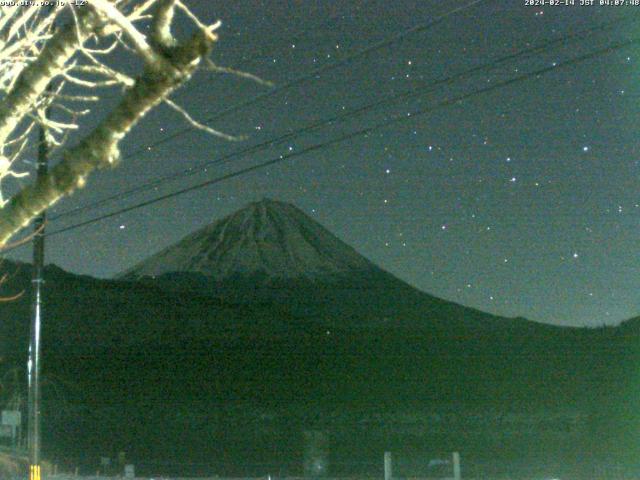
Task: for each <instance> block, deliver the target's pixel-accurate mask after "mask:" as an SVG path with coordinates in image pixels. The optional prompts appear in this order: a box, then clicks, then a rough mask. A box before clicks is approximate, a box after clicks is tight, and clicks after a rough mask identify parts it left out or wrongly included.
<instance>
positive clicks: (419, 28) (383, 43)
mask: <svg viewBox="0 0 640 480" xmlns="http://www.w3.org/2000/svg"><path fill="white" fill-rule="evenodd" d="M485 1H489V0H472V1H471V2H469V3H466V4H464V5H462V6H460V7H456V8H453V9H451V10H449V11H448V12H446V13H443V14H442V15H439V16H438V17H436V18H435V19H433V20H431V21H430V22H428V23H425V24H420V25H415V26H413V27H411V28H409V29H407V30H403V31H402V32H400V33H398V34H396V35H393V36H391V37H389V38H386V39H383V40H380V41H378V42H376V43H374V44H372V45H369V46H368V47H365V48H363V49H361V50H358V51H357V52H354V53H352V54H350V55H347V56H346V57H344V58H343V59H341V60H339V61H337V62H334V63H331V64H329V65H324V66H322V67H318V68H316V69H315V70H312V71H311V72H309V73H305V74H303V75H300V76H298V77H296V78H294V79H292V80H290V81H288V82H286V83H284V84H282V85H280V86H278V87H276V88H274V89H272V90H269V91H267V92H265V93H261V94H259V95H256V96H254V97H252V98H250V99H248V100H246V101H244V102H240V103H237V104H235V105H232V106H230V107H227V108H225V109H223V110H221V111H219V112H217V113H215V114H214V115H212V116H211V117H208V118H207V119H205V120H204V122H205V123H212V122H214V121H216V120H219V119H220V118H222V117H224V116H226V115H228V114H230V113H233V112H236V111H238V110H241V109H243V108H245V107H249V106H251V105H253V104H255V103H258V102H260V101H262V100H265V99H267V98H269V97H272V96H274V95H276V94H278V93H280V92H282V91H284V90H288V89H290V88H292V87H295V86H297V85H301V84H303V83H305V82H306V81H308V80H313V79H315V78H316V76H318V75H321V74H323V73H326V72H329V71H331V70H334V69H336V68H339V67H341V66H343V65H346V64H347V63H349V62H351V61H353V60H356V59H358V58H360V57H364V56H365V55H368V54H370V53H373V52H376V51H378V50H381V49H383V48H385V47H388V46H389V45H393V44H394V43H396V42H399V41H400V40H402V39H403V38H405V37H407V36H409V35H413V34H415V33H420V32H423V31H426V30H429V29H430V28H433V27H435V26H436V25H438V24H440V23H442V22H443V21H445V20H446V19H448V18H449V17H451V16H453V15H456V14H458V13H461V12H463V11H465V10H468V9H470V8H472V7H474V6H476V5H477V4H479V3H482V2H485ZM193 130H194V127H186V128H184V129H182V130H180V131H178V132H176V133H174V134H172V135H168V136H166V137H164V138H163V139H161V140H158V142H156V145H162V144H164V143H166V142H168V141H170V140H173V139H174V138H176V137H179V136H182V135H184V134H185V133H188V132H192V131H193ZM144 152H145V148H139V149H138V150H135V151H133V152H132V153H130V154H129V155H126V156H124V157H123V160H127V159H129V158H132V157H134V156H137V155H139V154H141V153H144Z"/></svg>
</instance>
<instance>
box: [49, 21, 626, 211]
mask: <svg viewBox="0 0 640 480" xmlns="http://www.w3.org/2000/svg"><path fill="white" fill-rule="evenodd" d="M631 20H633V21H637V19H636V18H633V19H629V18H628V17H622V18H618V19H615V20H612V21H609V22H604V23H602V24H599V25H597V26H595V27H590V28H587V29H583V30H580V31H579V32H575V33H572V34H568V35H564V36H562V37H559V38H555V39H551V40H548V41H545V42H542V43H541V44H538V45H535V46H532V47H529V48H525V49H521V50H519V51H517V52H514V53H511V54H509V55H506V56H503V57H501V58H498V59H495V60H492V61H489V62H486V63H484V64H482V65H478V66H476V67H473V68H471V69H467V70H465V71H462V72H459V73H456V74H454V75H451V76H448V77H445V78H441V79H439V80H436V81H434V82H431V83H430V84H428V85H427V86H424V85H423V86H420V87H416V88H413V89H410V90H407V91H404V92H401V93H398V94H395V95H391V96H386V97H383V98H381V99H379V100H376V101H374V102H371V103H369V104H366V105H363V106H360V107H358V108H356V109H353V110H349V111H347V112H341V113H339V114H338V115H333V116H331V117H329V118H325V119H323V120H320V121H318V122H315V123H312V124H309V125H307V126H305V127H302V128H299V129H297V130H294V131H292V132H289V133H286V134H284V135H281V136H278V137H275V138H271V139H268V140H265V141H264V142H261V143H259V144H256V145H252V146H250V147H246V148H243V149H241V150H237V151H235V152H231V153H229V154H227V155H223V156H222V157H219V158H217V159H214V160H207V161H205V162H201V163H199V164H198V165H195V166H192V167H189V168H187V169H184V170H181V171H179V172H173V173H171V174H168V175H164V176H162V177H160V178H157V179H155V180H151V181H149V182H145V183H144V184H142V185H138V186H136V187H133V188H131V189H128V190H125V191H121V192H118V193H116V194H113V195H109V196H108V197H105V198H103V199H100V200H97V201H95V202H92V203H89V204H86V205H80V206H78V207H75V208H72V209H70V210H67V211H64V212H61V213H59V214H57V215H53V216H51V218H50V219H51V220H52V221H53V220H57V219H60V218H63V217H67V216H75V215H78V214H80V213H82V212H87V211H91V210H95V209H96V208H99V207H101V206H103V205H105V204H107V203H109V202H112V201H115V200H122V199H123V198H128V197H130V196H131V195H134V194H137V193H141V192H144V191H147V190H149V189H151V188H155V187H158V186H160V185H162V184H164V183H167V182H173V181H175V180H177V179H180V178H183V177H188V176H191V175H195V174H197V173H200V172H201V171H202V170H204V169H205V168H208V167H212V166H215V165H221V164H224V163H227V162H228V161H229V160H232V159H234V158H236V157H242V156H246V155H248V154H250V153H255V152H258V151H262V150H266V149H267V148H270V147H273V146H276V145H278V144H281V143H284V142H286V141H288V140H291V139H293V138H296V137H298V136H300V135H302V134H304V133H308V132H311V131H313V130H317V129H319V128H321V127H324V126H327V125H331V124H334V123H336V122H339V121H342V120H344V119H346V118H350V117H353V116H356V115H360V114H362V113H365V112H368V111H370V110H372V109H374V108H377V107H379V106H381V105H385V104H388V103H393V102H397V101H398V100H407V99H409V98H412V97H414V96H422V95H426V94H428V93H432V92H433V91H434V90H435V89H436V88H437V87H439V86H442V85H448V84H453V83H454V82H456V81H459V80H463V79H466V78H470V77H472V76H473V75H475V74H477V73H480V72H485V71H491V70H492V69H495V68H497V67H500V66H502V65H503V64H505V63H508V62H510V61H513V60H517V59H519V58H520V57H524V58H527V57H529V56H532V55H533V54H535V53H537V52H540V51H544V50H547V49H548V48H549V47H552V46H554V45H557V44H562V43H567V42H569V41H571V40H574V39H581V38H583V37H584V36H585V35H587V34H591V33H594V32H596V31H598V30H603V31H606V30H607V29H610V28H612V27H613V26H615V25H617V24H619V23H624V22H629V21H631ZM151 146H152V147H154V146H156V145H155V144H152V145H151Z"/></svg>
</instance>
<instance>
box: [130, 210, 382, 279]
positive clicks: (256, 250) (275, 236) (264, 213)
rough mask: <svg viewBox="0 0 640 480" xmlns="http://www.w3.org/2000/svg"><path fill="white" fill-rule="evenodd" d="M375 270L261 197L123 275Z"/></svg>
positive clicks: (312, 275)
mask: <svg viewBox="0 0 640 480" xmlns="http://www.w3.org/2000/svg"><path fill="white" fill-rule="evenodd" d="M376 269H377V267H376V266H375V265H374V264H372V263H371V262H370V261H368V260H367V259H365V258H364V257H363V256H362V255H360V254H359V253H357V252H356V251H355V250H354V249H353V248H351V247H350V246H348V245H347V244H345V243H344V242H342V241H341V240H339V239H338V238H337V237H336V236H335V235H333V234H332V233H331V232H329V231H328V230H327V229H325V228H324V227H323V226H322V225H320V224H319V223H317V222H316V221H314V220H312V219H311V218H310V217H308V216H307V215H306V214H305V213H303V212H302V211H301V210H299V209H298V208H296V207H295V206H293V205H291V204H289V203H284V202H279V201H274V200H269V199H264V200H262V201H260V202H254V203H251V204H249V205H248V206H247V207H245V208H243V209H241V210H239V211H237V212H236V213H233V214H231V215H229V216H227V217H225V218H223V219H222V220H220V221H218V222H215V223H212V224H211V225H208V226H206V227H204V228H202V229H200V230H198V231H196V232H194V233H192V234H190V235H188V236H187V237H185V238H184V239H182V240H181V241H179V242H178V243H176V244H175V245H172V246H170V247H168V248H166V249H164V250H162V251H161V252H159V253H157V254H156V255H153V256H152V257H150V258H148V259H146V260H144V261H142V262H140V263H139V264H137V265H135V266H134V267H133V268H131V269H130V270H128V271H127V272H125V273H124V274H123V275H122V276H121V277H122V278H124V279H133V278H140V277H144V276H149V277H157V276H160V275H163V274H167V273H175V272H190V273H200V274H202V275H205V276H207V277H211V278H213V279H216V280H225V279H229V278H235V277H237V276H249V277H255V276H263V277H266V278H269V279H294V278H298V279H300V278H306V279H309V280H314V279H321V278H326V277H329V276H335V275H345V274H350V273H362V272H367V271H371V270H376Z"/></svg>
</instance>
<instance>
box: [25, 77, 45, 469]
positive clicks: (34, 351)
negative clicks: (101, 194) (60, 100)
mask: <svg viewBox="0 0 640 480" xmlns="http://www.w3.org/2000/svg"><path fill="white" fill-rule="evenodd" d="M47 90H48V91H51V89H50V88H48V89H47ZM49 114H50V111H49V108H46V109H45V114H44V117H45V119H47V118H49ZM48 169H49V145H48V143H47V128H46V126H44V125H40V127H39V129H38V162H37V169H36V181H38V179H39V178H41V177H42V176H43V175H45V174H46V173H47V170H48ZM46 219H47V215H46V212H44V211H43V212H42V213H41V214H40V215H39V216H38V217H37V218H36V220H35V223H34V229H35V230H34V237H33V273H32V279H31V282H32V294H31V328H30V339H29V361H28V363H27V374H28V386H29V398H28V403H29V412H28V424H27V425H28V442H29V480H40V479H41V475H40V368H41V365H40V327H41V324H42V286H43V284H44V278H43V270H44V225H45V222H46Z"/></svg>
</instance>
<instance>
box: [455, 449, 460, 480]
mask: <svg viewBox="0 0 640 480" xmlns="http://www.w3.org/2000/svg"><path fill="white" fill-rule="evenodd" d="M453 478H454V480H460V479H461V478H462V476H461V475H460V453H459V452H453Z"/></svg>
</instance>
